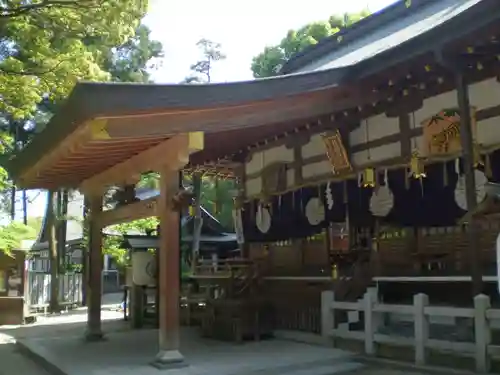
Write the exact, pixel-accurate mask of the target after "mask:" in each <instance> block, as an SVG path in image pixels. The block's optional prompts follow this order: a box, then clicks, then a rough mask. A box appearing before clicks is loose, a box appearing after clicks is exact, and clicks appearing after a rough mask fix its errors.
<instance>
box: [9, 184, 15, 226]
mask: <svg viewBox="0 0 500 375" xmlns="http://www.w3.org/2000/svg"><path fill="white" fill-rule="evenodd" d="M10 219H11V220H12V221H14V220H15V219H16V185H14V183H12V188H11V190H10Z"/></svg>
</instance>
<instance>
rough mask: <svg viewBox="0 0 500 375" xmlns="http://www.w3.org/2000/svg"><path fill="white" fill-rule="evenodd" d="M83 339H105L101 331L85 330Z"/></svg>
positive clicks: (93, 340) (95, 340) (89, 340)
mask: <svg viewBox="0 0 500 375" xmlns="http://www.w3.org/2000/svg"><path fill="white" fill-rule="evenodd" d="M84 340H85V341H86V342H100V341H106V337H105V336H104V333H102V332H101V331H98V332H92V331H87V332H85V336H84Z"/></svg>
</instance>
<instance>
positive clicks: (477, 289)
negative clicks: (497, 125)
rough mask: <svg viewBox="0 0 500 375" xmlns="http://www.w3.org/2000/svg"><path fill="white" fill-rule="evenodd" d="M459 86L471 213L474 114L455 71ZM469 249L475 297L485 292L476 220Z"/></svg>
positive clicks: (473, 198) (464, 84)
mask: <svg viewBox="0 0 500 375" xmlns="http://www.w3.org/2000/svg"><path fill="white" fill-rule="evenodd" d="M455 79H456V86H457V101H458V109H459V112H460V141H461V145H462V165H463V168H464V175H465V198H466V202H467V211H469V212H471V211H474V209H475V208H476V206H477V198H476V179H475V175H474V140H473V135H472V118H471V116H472V114H471V109H470V100H469V87H468V85H467V82H466V81H465V77H464V74H463V73H462V72H461V71H460V70H458V69H457V70H456V71H455ZM467 233H468V237H469V247H468V254H469V260H470V267H471V269H470V270H471V277H472V292H473V297H474V296H476V295H478V294H480V293H481V292H482V290H483V279H482V276H481V270H480V262H479V241H478V234H479V233H478V228H477V223H476V222H475V220H473V219H471V221H470V223H469V230H468V232H467Z"/></svg>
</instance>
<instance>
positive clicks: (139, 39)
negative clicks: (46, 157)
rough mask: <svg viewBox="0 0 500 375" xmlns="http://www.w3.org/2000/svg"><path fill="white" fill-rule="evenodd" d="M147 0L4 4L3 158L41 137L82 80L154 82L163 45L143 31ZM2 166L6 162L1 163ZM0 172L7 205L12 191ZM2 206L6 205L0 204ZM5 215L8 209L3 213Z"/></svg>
mask: <svg viewBox="0 0 500 375" xmlns="http://www.w3.org/2000/svg"><path fill="white" fill-rule="evenodd" d="M147 7H148V0H65V1H56V0H31V1H20V0H8V1H2V2H1V4H0V11H1V12H2V17H1V20H2V22H1V24H0V25H1V26H0V27H1V31H2V32H1V37H0V95H1V97H2V100H1V101H0V120H1V121H0V128H1V129H0V154H1V155H2V156H3V157H4V158H8V157H9V155H10V154H11V153H12V151H14V148H15V147H14V142H13V138H14V136H15V138H16V141H18V142H19V141H20V142H21V143H22V144H26V143H27V142H28V141H29V138H30V137H31V136H32V135H33V134H34V133H37V132H39V131H40V130H42V129H43V128H44V126H45V124H46V123H47V122H48V120H49V119H50V117H51V115H52V113H53V112H54V110H55V109H56V107H57V105H58V104H59V103H60V102H62V101H63V100H64V99H65V98H66V96H67V95H68V93H69V92H70V91H71V90H72V88H73V86H74V85H75V83H76V82H77V81H81V80H88V81H109V80H112V81H132V82H148V81H149V75H148V73H147V72H146V68H148V67H151V66H150V65H148V64H149V63H150V60H151V59H154V58H158V57H161V49H162V47H161V44H160V43H158V42H155V41H151V40H150V39H149V30H148V29H147V27H145V26H140V25H139V23H140V20H141V19H142V17H143V16H144V14H145V13H146V11H147ZM0 164H1V163H0ZM9 188H10V186H9V183H8V182H7V173H6V172H5V170H4V169H2V168H0V191H3V192H2V203H4V202H5V201H6V199H4V198H5V196H7V195H8V191H7V189H9ZM2 206H3V205H2ZM2 208H3V207H2Z"/></svg>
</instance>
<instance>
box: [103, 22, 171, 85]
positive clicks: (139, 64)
mask: <svg viewBox="0 0 500 375" xmlns="http://www.w3.org/2000/svg"><path fill="white" fill-rule="evenodd" d="M150 34H151V31H150V30H149V28H148V27H147V26H146V25H139V27H138V28H137V30H136V31H135V35H134V36H132V37H131V38H130V39H128V40H127V41H126V42H125V43H124V44H122V45H121V46H119V47H117V48H114V49H109V50H108V51H107V54H106V57H105V59H104V63H103V64H102V66H103V67H104V70H106V71H107V72H109V74H110V75H111V80H113V81H117V82H138V83H148V82H150V74H149V72H148V70H147V69H152V68H156V67H157V62H158V59H159V58H161V57H163V46H162V44H161V43H160V42H158V41H156V40H151V38H150Z"/></svg>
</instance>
